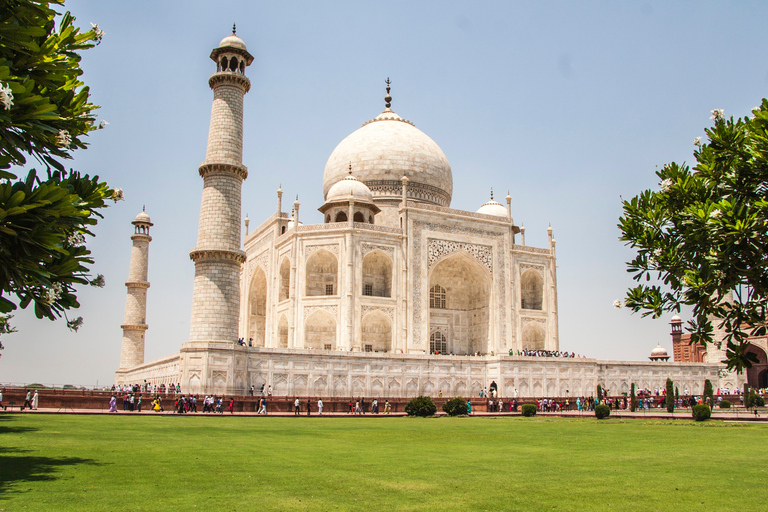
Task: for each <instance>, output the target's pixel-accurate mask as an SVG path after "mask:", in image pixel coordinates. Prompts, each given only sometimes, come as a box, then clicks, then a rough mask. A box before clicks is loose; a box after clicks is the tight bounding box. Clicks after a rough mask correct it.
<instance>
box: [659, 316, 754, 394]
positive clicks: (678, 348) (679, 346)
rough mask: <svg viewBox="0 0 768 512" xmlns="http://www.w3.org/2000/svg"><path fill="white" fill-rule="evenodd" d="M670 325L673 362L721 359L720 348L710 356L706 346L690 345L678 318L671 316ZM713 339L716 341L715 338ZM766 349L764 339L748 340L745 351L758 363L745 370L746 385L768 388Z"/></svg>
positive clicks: (721, 352)
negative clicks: (747, 347) (753, 356)
mask: <svg viewBox="0 0 768 512" xmlns="http://www.w3.org/2000/svg"><path fill="white" fill-rule="evenodd" d="M670 325H671V326H672V333H671V334H672V354H673V357H674V361H675V362H678V363H706V362H715V361H712V360H714V359H723V357H724V355H725V353H724V352H725V351H724V350H723V349H722V348H716V349H715V350H714V351H713V353H712V354H708V352H707V347H706V346H704V345H700V344H698V343H694V344H691V335H690V334H683V320H682V319H681V318H680V317H679V316H677V315H675V316H673V317H672V321H671V322H670ZM715 339H716V340H717V336H715ZM767 349H768V340H767V339H766V337H754V338H750V345H749V349H747V351H748V352H751V353H753V354H755V356H757V361H758V362H757V363H753V364H752V367H751V368H749V369H747V370H746V374H747V383H748V384H749V385H750V386H752V387H756V388H765V387H768V357H767V356H766V352H767V351H768V350H767ZM708 356H710V357H708ZM710 359H712V360H710Z"/></svg>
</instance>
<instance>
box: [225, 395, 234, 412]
mask: <svg viewBox="0 0 768 512" xmlns="http://www.w3.org/2000/svg"><path fill="white" fill-rule="evenodd" d="M227 409H229V414H234V410H235V399H234V398H230V399H229V406H228V407H227Z"/></svg>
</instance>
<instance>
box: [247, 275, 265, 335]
mask: <svg viewBox="0 0 768 512" xmlns="http://www.w3.org/2000/svg"><path fill="white" fill-rule="evenodd" d="M266 327H267V276H266V275H265V274H264V270H262V268H261V267H259V266H258V265H257V266H256V270H255V271H254V273H253V278H252V279H251V289H250V291H249V292H248V337H249V338H252V339H253V346H254V347H263V346H264V339H265V334H266Z"/></svg>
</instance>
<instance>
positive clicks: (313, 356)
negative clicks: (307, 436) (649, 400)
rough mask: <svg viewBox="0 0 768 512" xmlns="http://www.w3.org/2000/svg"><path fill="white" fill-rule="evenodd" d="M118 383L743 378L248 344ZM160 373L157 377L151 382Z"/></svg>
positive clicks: (458, 389) (642, 365) (700, 366)
mask: <svg viewBox="0 0 768 512" xmlns="http://www.w3.org/2000/svg"><path fill="white" fill-rule="evenodd" d="M118 376H119V379H120V382H124V383H139V384H141V383H143V382H144V379H147V382H150V383H152V384H160V383H161V381H158V380H157V379H162V382H178V383H180V384H181V387H182V389H185V390H190V391H192V392H193V393H198V394H205V393H215V394H219V395H222V394H238V395H242V394H245V393H246V392H247V390H248V389H249V388H250V386H253V387H254V388H255V389H256V390H260V389H261V386H262V385H263V386H264V387H265V389H266V388H268V387H269V386H271V387H272V390H273V394H275V395H279V396H293V395H299V396H307V395H315V396H327V397H337V398H339V397H347V396H358V397H359V396H369V397H373V396H389V397H413V396H418V395H430V396H435V395H438V394H439V393H440V392H441V391H442V394H443V396H451V395H458V396H479V393H480V390H481V389H489V388H490V386H491V384H492V383H495V384H496V385H497V389H498V391H499V393H500V394H501V395H504V396H514V395H515V394H517V395H518V396H580V395H584V396H590V395H593V394H594V393H595V389H596V386H597V385H598V384H600V385H601V386H602V387H603V388H604V389H608V390H609V392H610V393H611V394H613V395H621V394H623V393H626V394H629V391H630V386H631V384H632V383H634V384H635V385H636V386H637V388H638V389H640V388H648V389H652V390H655V389H657V388H658V389H663V388H664V385H665V382H666V379H667V378H668V377H669V378H671V379H672V380H673V381H674V382H675V386H677V387H678V388H679V390H680V392H681V393H682V392H683V390H684V389H688V390H689V392H690V393H701V392H702V391H703V387H704V380H705V379H710V380H711V381H712V385H713V387H715V388H724V387H727V388H730V389H737V388H740V387H741V386H742V385H743V382H744V376H743V375H737V374H734V373H731V372H726V371H725V367H724V365H721V364H711V363H674V362H651V361H600V360H596V359H586V358H574V359H569V358H547V357H523V356H507V355H495V356H477V357H475V356H434V355H428V354H391V353H387V354H374V353H361V352H338V351H336V352H334V351H328V352H326V351H318V350H301V349H273V348H257V347H242V346H238V345H235V344H232V343H207V342H195V343H187V344H185V345H183V346H182V349H181V351H180V353H178V354H174V355H173V356H169V357H167V358H164V359H162V360H158V361H157V362H152V363H146V364H144V365H142V366H140V367H137V368H135V369H130V370H125V371H122V370H121V371H120V373H119V374H118ZM153 376H154V378H153Z"/></svg>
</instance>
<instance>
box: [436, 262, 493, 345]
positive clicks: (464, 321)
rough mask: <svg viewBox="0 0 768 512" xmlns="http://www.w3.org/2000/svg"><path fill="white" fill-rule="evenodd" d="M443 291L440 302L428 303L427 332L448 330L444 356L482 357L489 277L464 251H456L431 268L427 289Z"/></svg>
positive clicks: (487, 329) (487, 327)
mask: <svg viewBox="0 0 768 512" xmlns="http://www.w3.org/2000/svg"><path fill="white" fill-rule="evenodd" d="M436 286H439V287H440V289H443V290H445V296H444V302H443V300H442V299H441V300H440V301H439V302H438V303H435V302H434V301H430V303H431V305H433V306H443V305H444V307H430V308H429V325H430V331H433V330H434V326H438V325H442V326H450V327H451V328H450V329H449V330H448V332H450V333H451V334H450V335H449V336H447V340H446V344H447V347H446V353H449V354H457V355H464V354H474V353H476V352H479V353H485V352H486V351H487V348H488V337H489V332H490V289H491V276H490V273H489V272H488V270H487V269H486V268H485V267H483V266H482V265H480V264H479V263H478V262H477V261H476V260H475V259H474V258H472V257H471V256H470V255H469V254H467V253H466V252H464V251H456V252H454V253H452V254H450V255H448V256H446V257H444V258H442V259H441V260H439V261H438V262H437V263H435V265H434V266H433V267H432V271H431V272H430V275H429V289H430V290H438V289H437V288H435V287H436Z"/></svg>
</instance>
